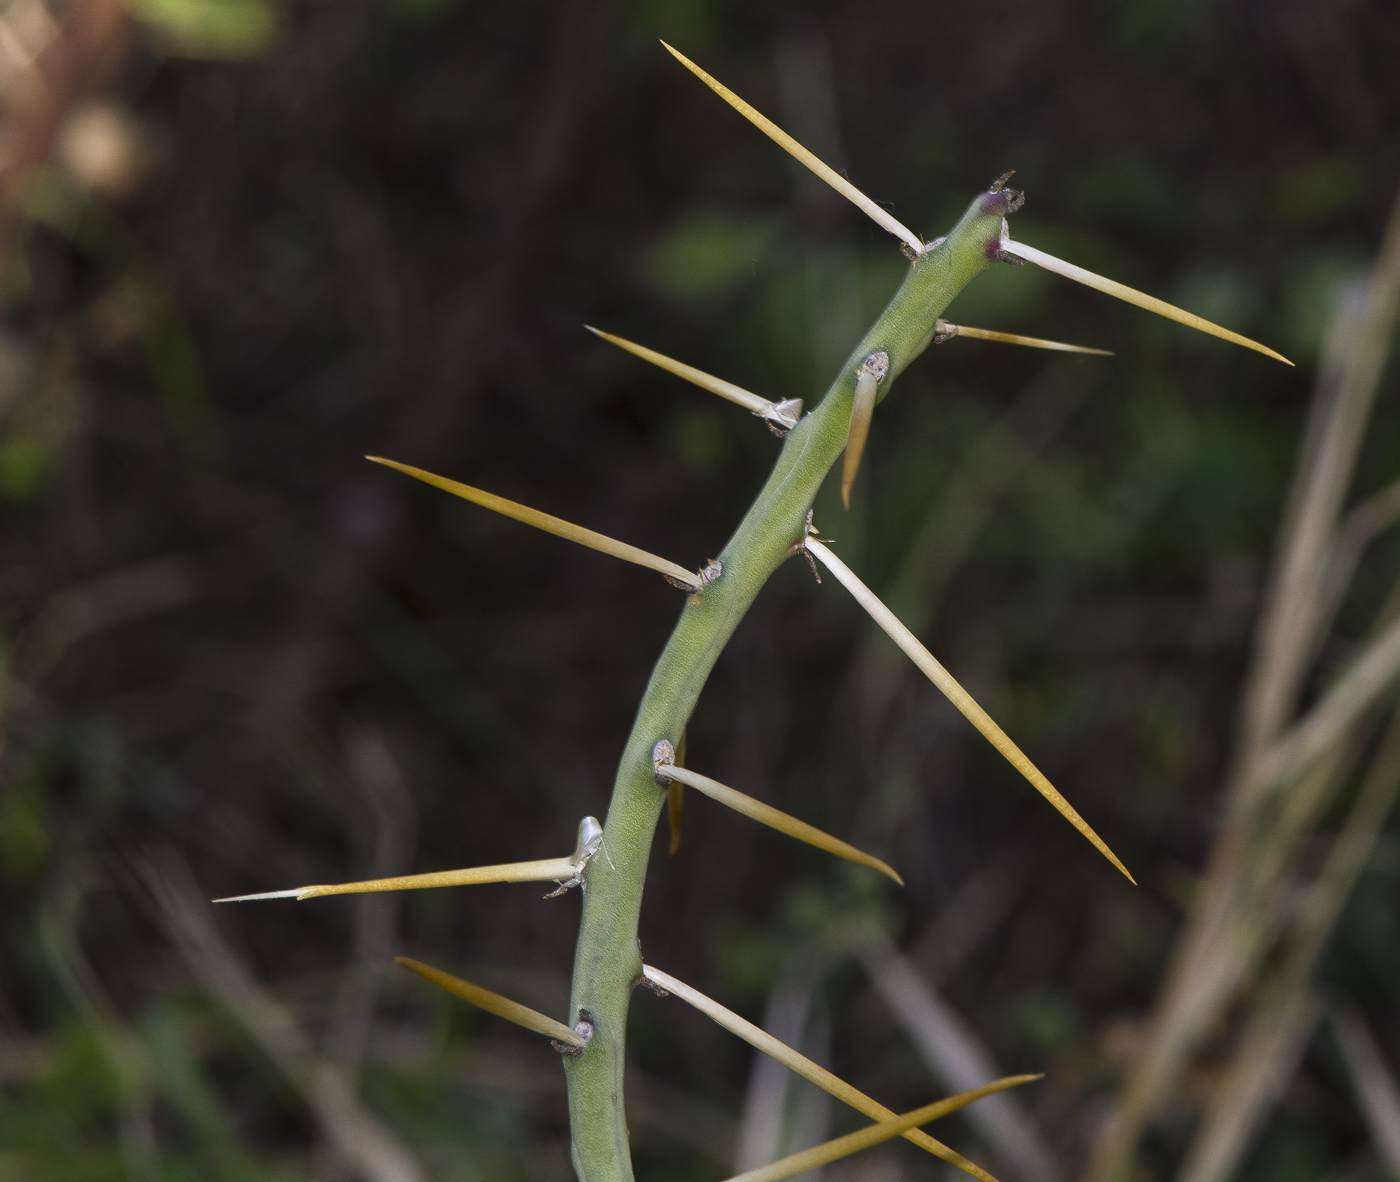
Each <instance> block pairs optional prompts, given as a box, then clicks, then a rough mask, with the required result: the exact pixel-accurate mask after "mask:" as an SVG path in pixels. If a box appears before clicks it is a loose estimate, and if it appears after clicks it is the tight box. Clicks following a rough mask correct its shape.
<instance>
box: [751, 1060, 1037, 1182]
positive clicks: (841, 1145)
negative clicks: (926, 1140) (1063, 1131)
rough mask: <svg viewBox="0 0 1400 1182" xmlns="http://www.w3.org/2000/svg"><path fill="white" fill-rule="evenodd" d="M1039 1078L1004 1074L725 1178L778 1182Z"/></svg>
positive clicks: (898, 1135)
mask: <svg viewBox="0 0 1400 1182" xmlns="http://www.w3.org/2000/svg"><path fill="white" fill-rule="evenodd" d="M1043 1078H1044V1076H1042V1075H1008V1076H1006V1077H1005V1078H1003V1079H998V1080H995V1081H994V1082H992V1083H989V1084H983V1085H982V1086H981V1087H980V1088H973V1089H972V1090H971V1091H968V1092H960V1093H958V1095H956V1096H949V1097H948V1098H947V1099H946V1100H939V1101H937V1102H936V1103H933V1104H925V1105H924V1106H923V1107H922V1108H916V1109H914V1111H913V1112H906V1113H905V1114H904V1115H903V1116H900V1117H897V1118H895V1119H894V1120H882V1121H880V1122H879V1123H878V1124H874V1125H871V1126H870V1127H869V1128H865V1129H859V1130H858V1131H856V1132H854V1133H847V1134H846V1135H845V1136H844V1137H836V1138H834V1139H833V1140H831V1141H826V1142H824V1143H822V1144H821V1145H814V1146H813V1147H812V1148H811V1149H804V1150H802V1152H800V1153H793V1154H789V1155H788V1156H787V1157H783V1158H779V1159H778V1160H777V1161H775V1162H770V1163H769V1164H768V1165H766V1166H760V1167H759V1168H758V1169H755V1170H746V1171H745V1172H744V1173H742V1174H735V1175H734V1177H732V1178H730V1179H729V1182H782V1180H783V1179H784V1178H791V1177H792V1176H793V1175H794V1174H801V1173H804V1172H806V1171H807V1170H814V1169H816V1168H818V1167H819V1166H825V1165H829V1164H830V1163H832V1162H834V1161H840V1160H841V1159H842V1158H843V1157H850V1156H851V1154H853V1153H859V1152H860V1151H861V1150H862V1149H869V1148H871V1147H872V1146H874V1145H879V1144H881V1143H883V1142H885V1141H889V1140H891V1139H892V1138H894V1137H901V1136H903V1135H904V1134H905V1133H907V1132H908V1131H909V1130H910V1129H914V1128H918V1127H919V1126H920V1125H923V1124H928V1123H929V1121H934V1120H938V1119H939V1118H940V1117H944V1116H948V1115H949V1114H950V1113H953V1112H957V1111H958V1109H960V1108H966V1107H967V1105H969V1104H971V1103H973V1102H974V1101H977V1100H981V1099H982V1098H983V1097H985V1096H992V1095H995V1094H996V1093H997V1092H1004V1091H1006V1090H1007V1089H1008V1088H1014V1087H1019V1086H1020V1085H1021V1084H1024V1083H1030V1082H1031V1081H1032V1080H1037V1079H1043Z"/></svg>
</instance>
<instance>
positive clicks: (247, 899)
mask: <svg viewBox="0 0 1400 1182" xmlns="http://www.w3.org/2000/svg"><path fill="white" fill-rule="evenodd" d="M311 889H312V888H311V887H296V888H294V889H293V890H290V891H263V892H262V894H259V895H230V896H228V898H226V899H210V900H209V901H210V902H211V903H258V902H261V901H262V900H263V899H300V898H301V896H302V894H303V892H305V891H308V890H311Z"/></svg>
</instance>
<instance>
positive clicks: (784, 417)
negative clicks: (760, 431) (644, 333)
mask: <svg viewBox="0 0 1400 1182" xmlns="http://www.w3.org/2000/svg"><path fill="white" fill-rule="evenodd" d="M583 327H584V328H586V329H588V331H589V332H591V333H592V334H593V335H594V336H596V337H601V338H602V339H603V340H605V341H607V342H608V343H609V344H613V345H616V346H617V347H618V348H619V349H626V350H627V352H629V353H631V354H632V356H634V357H640V358H641V359H642V360H643V361H649V362H651V364H652V365H655V366H657V367H658V368H660V369H664V370H665V371H666V372H667V373H672V374H675V375H676V377H678V378H682V379H683V380H685V381H687V382H689V383H691V385H693V386H699V387H700V389H702V390H708V391H709V392H710V393H711V394H718V395H719V396H720V397H721V398H724V399H727V400H728V401H730V402H732V403H734V404H735V405H736V406H742V407H743V408H744V409H745V410H746V411H748V412H749V413H750V414H753V415H757V416H758V417H759V418H760V419H763V420H764V421H765V422H766V423H767V424H768V428H769V430H771V431H772V432H773V433H774V434H775V435H779V436H781V435H786V434H787V433H788V431H790V430H791V429H792V428H793V427H795V426H797V420H798V419H799V418H801V417H802V399H800V398H785V399H784V400H783V401H782V402H770V401H769V400H768V399H767V398H763V397H761V396H760V395H758V394H754V393H752V392H751V391H749V390H745V389H744V388H743V386H736V385H735V384H734V383H733V382H726V381H725V380H724V379H723V378H717V377H715V376H714V375H713V374H708V373H706V372H705V371H704V370H703V369H696V368H695V366H693V365H686V364H685V363H684V362H681V361H677V360H675V358H673V357H667V356H666V354H665V353H658V352H657V351H656V350H655V349H648V348H647V347H646V346H645V345H638V344H637V343H636V342H634V341H629V340H627V339H626V338H625V337H615V336H613V334H612V333H610V332H603V330H602V329H599V328H594V327H593V326H592V325H591V324H585V325H584V326H583Z"/></svg>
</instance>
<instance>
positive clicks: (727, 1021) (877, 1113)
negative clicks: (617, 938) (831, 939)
mask: <svg viewBox="0 0 1400 1182" xmlns="http://www.w3.org/2000/svg"><path fill="white" fill-rule="evenodd" d="M642 975H643V976H644V977H646V979H647V980H648V981H650V982H652V984H654V985H659V986H660V987H661V988H662V989H664V990H665V991H666V992H667V993H674V994H675V995H676V996H677V997H679V998H680V999H681V1000H682V1001H683V1002H685V1003H686V1004H687V1005H692V1006H694V1007H695V1008H696V1009H697V1010H699V1011H700V1012H701V1013H702V1014H704V1015H705V1016H706V1017H707V1018H709V1019H711V1020H712V1021H714V1022H717V1023H719V1025H721V1026H723V1027H724V1028H725V1029H726V1030H727V1031H729V1033H730V1034H734V1035H737V1036H738V1037H739V1038H742V1039H743V1040H744V1041H745V1042H746V1043H748V1044H749V1045H750V1046H752V1047H756V1048H757V1049H758V1050H760V1051H762V1052H763V1053H764V1054H765V1055H767V1056H768V1057H769V1058H770V1059H776V1060H777V1061H778V1062H779V1063H781V1064H782V1065H783V1066H784V1067H786V1068H787V1069H788V1070H789V1071H793V1072H795V1073H796V1074H798V1075H800V1076H801V1077H802V1078H803V1079H805V1080H807V1081H808V1082H809V1083H814V1084H816V1085H817V1087H819V1088H821V1090H822V1091H824V1092H827V1093H829V1094H830V1095H832V1096H835V1097H836V1098H837V1099H838V1100H840V1101H841V1102H842V1103H843V1104H849V1105H850V1106H851V1107H852V1108H854V1109H855V1110H856V1111H857V1112H863V1113H864V1114H865V1115H866V1116H868V1117H870V1118H871V1119H872V1120H893V1119H895V1117H896V1114H895V1112H894V1110H893V1109H890V1108H886V1107H885V1106H884V1105H883V1104H881V1103H880V1102H879V1101H878V1100H872V1099H871V1098H870V1097H869V1096H867V1095H866V1094H865V1093H864V1092H862V1091H860V1090H858V1089H857V1088H853V1087H852V1086H851V1085H850V1084H848V1083H847V1082H846V1081H845V1080H844V1079H842V1078H841V1077H840V1076H839V1075H833V1074H832V1073H831V1072H830V1071H828V1070H827V1069H826V1068H825V1067H819V1066H818V1065H817V1064H815V1063H813V1062H812V1060H811V1059H809V1058H807V1056H806V1055H802V1054H799V1053H798V1052H797V1051H794V1050H793V1049H792V1048H791V1047H790V1046H788V1045H787V1043H785V1042H780V1041H779V1040H778V1039H776V1038H774V1037H773V1036H772V1035H771V1034H769V1033H768V1032H767V1031H766V1030H763V1029H761V1028H759V1027H757V1026H755V1025H754V1024H753V1023H752V1022H748V1021H746V1020H745V1019H743V1018H741V1017H739V1015H738V1014H736V1013H735V1012H734V1011H733V1010H730V1009H726V1008H725V1007H724V1006H722V1005H720V1004H719V1002H717V1001H715V1000H714V999H713V998H710V997H706V996H705V995H704V994H703V993H701V992H700V991H699V990H698V989H692V988H691V987H690V986H689V985H687V984H686V983H685V982H684V981H678V980H676V978H675V977H673V976H671V974H670V973H663V972H662V971H661V970H660V969H657V968H653V967H652V966H651V965H643V966H642ZM901 1135H902V1136H903V1137H904V1139H905V1140H906V1141H912V1142H913V1143H914V1144H915V1145H917V1146H918V1147H919V1148H920V1149H923V1150H926V1151H927V1152H929V1153H931V1154H933V1155H934V1157H938V1158H942V1159H943V1160H944V1161H946V1162H948V1163H949V1164H950V1165H954V1166H957V1167H958V1169H960V1170H962V1171H963V1172H964V1173H968V1174H971V1175H972V1176H973V1177H974V1178H979V1179H981V1182H996V1179H995V1178H993V1177H992V1175H991V1174H989V1173H987V1171H986V1170H984V1169H983V1168H982V1167H981V1166H979V1165H977V1163H976V1162H971V1161H968V1159H967V1158H965V1157H963V1155H962V1154H961V1153H958V1152H956V1151H954V1150H952V1149H949V1148H948V1146H946V1145H944V1144H943V1142H942V1141H937V1140H935V1139H934V1138H933V1137H930V1136H929V1135H928V1134H927V1133H925V1132H923V1131H922V1130H919V1129H910V1130H909V1131H908V1132H906V1133H903V1134H901Z"/></svg>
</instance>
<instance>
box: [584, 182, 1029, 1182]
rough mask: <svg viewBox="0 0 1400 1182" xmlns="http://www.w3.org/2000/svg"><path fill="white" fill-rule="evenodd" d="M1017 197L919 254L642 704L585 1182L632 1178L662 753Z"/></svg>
mask: <svg viewBox="0 0 1400 1182" xmlns="http://www.w3.org/2000/svg"><path fill="white" fill-rule="evenodd" d="M1015 197H1016V194H1015V193H1014V192H1013V191H1012V190H1004V191H1002V192H997V193H992V192H988V193H983V194H981V195H980V196H979V197H977V198H976V199H975V200H974V201H973V202H972V204H971V205H970V206H969V207H968V210H967V212H966V213H965V214H964V215H963V217H962V220H961V221H960V222H958V224H957V225H956V226H955V227H954V228H953V229H952V230H951V231H950V232H949V234H948V237H947V239H946V240H945V241H944V242H943V243H941V244H940V245H939V246H938V247H937V248H936V249H934V250H931V251H929V252H928V253H926V254H923V255H921V256H919V258H918V259H917V260H916V261H915V263H914V265H913V266H912V267H911V268H910V271H909V275H908V277H907V278H906V279H905V280H904V282H903V283H902V284H901V285H900V287H899V290H898V291H897V292H896V293H895V295H894V298H893V299H892V300H890V302H889V305H888V306H887V307H886V308H885V310H884V312H882V313H881V315H880V319H879V320H877V321H876V322H875V326H874V327H873V328H871V330H870V331H869V332H868V333H866V335H865V339H864V340H863V341H861V343H860V344H859V345H858V346H857V347H856V349H855V351H854V352H853V353H852V354H851V356H850V359H849V360H848V361H847V363H846V365H845V367H844V368H843V369H842V371H841V373H840V375H839V376H838V377H837V378H836V380H835V381H834V382H833V383H832V385H831V388H830V389H829V390H828V391H827V393H826V396H825V397H824V398H823V399H822V401H821V403H820V404H819V405H818V406H817V408H816V409H815V410H814V411H813V412H812V413H811V414H810V415H808V416H807V417H806V418H804V419H803V420H802V421H801V422H800V423H799V424H798V425H797V426H796V427H794V428H793V430H792V431H791V433H789V435H788V437H787V442H786V443H785V444H784V446H783V450H782V452H781V454H780V455H779V456H778V462H777V464H776V465H775V467H774V469H773V474H772V475H771V476H770V477H769V478H768V483H767V484H766V485H765V486H764V488H763V491H762V492H760V493H759V495H758V497H757V499H756V500H755V501H754V503H753V505H752V507H751V508H750V509H749V511H748V513H747V514H746V515H745V517H744V520H743V521H742V522H741V523H740V524H739V528H738V529H737V530H736V531H735V533H734V536H733V537H732V538H731V539H730V540H729V544H728V545H727V546H725V548H724V550H723V552H722V553H721V554H720V561H721V563H723V566H724V571H723V574H721V575H720V577H719V578H718V579H717V580H715V581H714V582H713V583H711V584H709V585H708V586H707V587H705V588H704V589H703V590H702V591H701V592H699V593H698V594H696V595H693V596H691V597H690V599H689V600H688V602H687V604H686V607H685V610H684V611H683V612H682V613H681V618H680V622H679V623H678V624H677V625H676V630H675V631H674V632H673V633H672V634H671V639H670V641H669V642H668V643H667V645H666V648H665V650H664V651H663V652H662V654H661V657H660V659H659V660H658V661H657V662H656V667H655V668H654V669H653V670H652V674H651V681H650V682H649V683H648V685H647V689H646V693H645V695H644V696H643V697H642V702H641V705H640V707H639V708H638V710H637V720H636V723H635V724H634V726H633V728H632V734H631V736H630V738H629V739H628V740H627V748H626V750H625V751H624V752H623V756H622V763H621V766H620V767H619V768H618V771H617V781H616V783H615V785H614V788H613V796H612V802H611V804H610V805H609V806H608V816H607V822H606V824H605V825H604V827H603V831H604V834H605V840H606V847H605V848H606V850H607V857H600V858H594V859H593V861H592V862H591V863H590V864H589V867H588V870H587V872H586V874H585V881H586V884H587V889H586V891H585V893H584V898H583V919H582V923H581V925H580V929H579V939H578V948H577V951H576V954H575V958H574V979H573V996H572V1000H571V1003H570V1005H571V1009H570V1013H571V1015H572V1017H573V1018H574V1020H575V1021H577V1020H578V1018H579V1016H580V1014H581V1013H582V1012H584V1011H587V1013H588V1015H589V1017H590V1018H591V1020H592V1023H593V1035H592V1038H591V1040H590V1041H589V1043H588V1045H587V1047H586V1048H585V1049H584V1051H583V1052H582V1053H581V1054H580V1055H578V1056H577V1057H567V1056H566V1057H565V1060H564V1066H565V1073H566V1075H567V1077H568V1084H569V1122H570V1127H571V1130H572V1134H573V1158H574V1168H575V1170H577V1172H578V1176H579V1179H580V1182H631V1179H632V1160H631V1153H630V1151H629V1149H628V1143H627V1121H626V1116H625V1113H624V1111H623V1082H622V1072H623V1060H624V1052H625V1048H626V1030H627V1005H628V999H629V998H630V996H631V993H632V987H633V986H634V985H635V984H636V982H637V981H638V979H639V978H640V977H641V972H642V958H641V953H640V950H639V947H638V944H637V917H638V913H639V912H640V910H641V905H642V888H643V886H644V885H645V881H646V869H647V860H648V857H649V855H650V852H651V843H652V837H653V834H654V833H655V830H656V822H657V818H658V817H659V815H660V813H661V807H662V805H663V804H664V803H665V800H666V789H665V788H663V787H660V786H659V785H658V784H657V783H656V780H655V776H654V774H653V768H652V748H653V747H654V746H655V745H656V743H657V741H658V740H660V739H668V740H670V741H671V742H672V743H673V744H674V743H678V742H679V741H680V737H681V732H682V731H683V730H684V729H685V725H686V722H687V721H688V720H689V718H690V714H691V711H692V710H693V709H694V708H695V702H696V700H697V699H698V698H699V696H700V691H701V690H702V689H703V688H704V685H705V680H706V678H708V677H709V675H710V670H711V669H712V668H714V664H715V661H716V660H717V659H718V658H719V654H720V652H721V651H722V650H723V649H724V646H725V644H726V643H727V642H728V640H729V637H730V636H731V635H732V634H733V632H734V629H735V628H736V627H738V624H739V621H740V620H742V619H743V617H744V613H745V612H746V611H748V609H749V605H750V604H751V603H753V601H754V598H755V597H756V596H757V595H758V593H759V591H760V590H761V589H762V587H763V584H764V583H766V582H767V581H768V578H769V576H770V575H772V573H773V572H774V571H775V570H777V568H778V567H779V565H781V564H782V562H783V561H784V559H786V558H788V557H790V556H791V555H792V554H793V553H795V550H794V547H795V546H797V544H798V543H800V542H801V541H802V539H803V538H804V537H805V529H806V518H807V511H808V509H810V508H811V505H812V501H813V500H814V499H815V497H816V495H817V490H818V489H819V488H820V487H821V483H822V481H823V479H825V477H826V474H827V472H828V471H829V470H830V469H831V466H832V465H833V464H834V463H835V462H836V459H837V457H839V456H840V455H841V452H842V449H843V448H844V447H845V444H846V433H847V428H848V426H849V424H850V418H851V407H852V401H853V397H854V394H855V384H856V371H857V370H859V369H860V367H861V364H862V363H863V362H864V361H865V359H866V358H867V357H868V356H870V354H872V353H876V352H884V353H886V354H888V356H889V362H890V368H889V373H888V375H887V376H886V377H885V379H884V381H883V382H882V383H881V384H880V388H879V395H880V397H881V398H883V397H884V395H885V394H887V393H888V392H889V388H890V385H891V384H892V383H893V381H894V379H895V378H896V377H897V376H898V375H899V373H900V371H901V370H903V369H904V368H905V366H907V365H908V364H909V363H910V362H911V361H913V360H914V358H916V357H917V356H918V355H919V354H920V353H922V352H923V351H924V350H925V349H926V348H927V347H928V344H929V342H930V340H931V339H932V337H933V331H934V324H935V322H936V321H937V319H938V317H939V316H940V315H941V314H942V312H943V310H944V309H945V308H946V307H947V306H948V304H949V303H950V302H951V301H952V299H953V297H954V296H955V295H957V294H958V292H960V291H961V290H962V289H963V288H964V287H965V286H967V284H968V283H969V282H970V281H971V280H972V279H973V278H975V277H976V276H977V275H978V274H980V273H981V272H982V271H984V270H986V269H987V268H988V267H990V266H991V265H992V264H993V263H994V262H995V261H996V259H997V250H998V246H999V242H1000V235H1001V219H1002V217H1003V216H1004V215H1005V214H1006V213H1007V212H1009V210H1010V209H1011V208H1014V205H1013V199H1014V198H1015Z"/></svg>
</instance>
